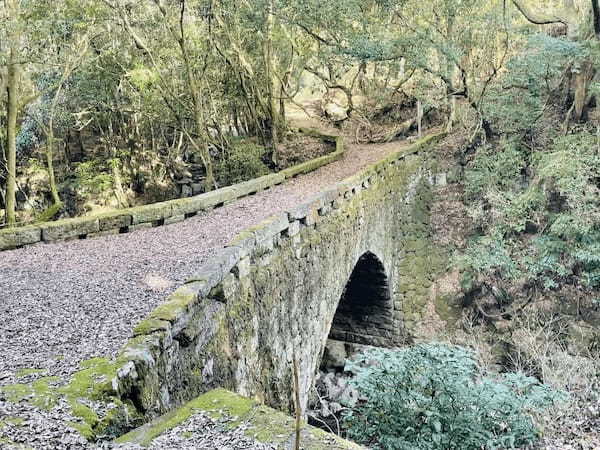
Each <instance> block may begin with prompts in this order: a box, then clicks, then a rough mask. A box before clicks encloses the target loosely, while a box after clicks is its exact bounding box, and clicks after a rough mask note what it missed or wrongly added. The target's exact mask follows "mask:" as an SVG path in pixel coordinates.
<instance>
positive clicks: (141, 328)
mask: <svg viewBox="0 0 600 450" xmlns="http://www.w3.org/2000/svg"><path fill="white" fill-rule="evenodd" d="M170 328H171V325H170V323H169V322H167V321H166V320H161V319H155V318H153V317H151V318H149V319H146V320H142V321H141V322H140V323H139V324H137V325H136V327H135V328H134V329H133V335H134V336H141V335H145V334H151V333H155V332H157V331H167V330H169V329H170Z"/></svg>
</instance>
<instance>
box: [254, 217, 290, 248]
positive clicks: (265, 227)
mask: <svg viewBox="0 0 600 450" xmlns="http://www.w3.org/2000/svg"><path fill="white" fill-rule="evenodd" d="M289 226H290V223H289V221H288V216H287V214H285V213H282V214H278V215H275V216H272V217H269V218H268V219H267V220H264V221H263V222H261V224H260V225H258V226H257V227H255V228H254V229H253V231H254V236H255V239H256V242H257V243H261V242H263V241H265V240H269V239H272V238H274V237H275V236H279V233H281V232H282V231H284V230H287V229H288V227H289Z"/></svg>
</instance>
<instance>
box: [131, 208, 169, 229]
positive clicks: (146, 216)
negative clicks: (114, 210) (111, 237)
mask: <svg viewBox="0 0 600 450" xmlns="http://www.w3.org/2000/svg"><path fill="white" fill-rule="evenodd" d="M129 212H130V214H131V218H132V221H131V223H132V225H138V224H140V223H148V222H155V221H158V220H163V219H166V218H168V217H171V215H172V214H173V210H172V202H161V203H153V204H151V205H145V206H138V207H137V208H131V209H130V210H129Z"/></svg>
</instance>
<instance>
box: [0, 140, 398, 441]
mask: <svg viewBox="0 0 600 450" xmlns="http://www.w3.org/2000/svg"><path fill="white" fill-rule="evenodd" d="M405 145H406V144H404V143H390V144H378V145H366V146H365V145H363V146H359V145H351V144H347V152H346V154H345V157H344V158H343V159H342V160H340V161H337V162H334V163H332V164H329V165H327V166H325V167H322V168H320V169H318V170H316V171H314V172H312V173H310V174H307V175H303V176H300V177H298V178H295V179H293V180H290V181H288V182H287V183H285V184H283V185H280V186H275V187H274V188H271V189H269V190H267V191H264V192H261V193H258V194H256V195H253V196H249V197H246V198H243V199H240V200H238V201H236V202H234V203H232V204H230V205H227V206H224V207H222V208H218V209H216V210H213V211H210V212H206V213H202V214H199V215H198V216H196V217H193V218H191V219H188V220H186V221H184V222H182V223H179V224H174V225H169V226H163V227H157V228H152V229H149V230H142V231H137V232H134V233H129V234H122V235H115V236H107V237H104V238H97V239H89V240H75V241H69V242H60V243H55V244H40V245H36V246H31V247H26V248H23V249H19V250H13V251H8V252H2V253H0V323H2V326H1V327H0V349H2V350H1V353H0V386H3V385H9V384H13V383H16V382H31V381H33V380H35V379H36V378H39V377H42V376H58V377H61V378H62V379H63V380H66V379H67V378H68V377H69V376H70V375H71V374H72V373H74V372H75V371H77V370H78V369H79V363H80V362H81V361H83V360H86V359H89V358H92V357H97V356H100V357H103V356H104V357H111V356H115V355H116V354H117V353H118V351H119V349H120V347H121V346H122V345H123V344H124V343H125V342H126V341H127V339H128V338H129V337H130V336H131V331H132V329H133V328H134V326H135V325H136V323H138V322H139V321H140V320H141V319H143V318H144V317H145V316H146V315H147V314H148V313H149V312H150V311H152V310H153V309H154V308H156V307H157V306H158V305H159V304H160V303H161V302H162V301H164V300H165V299H166V298H167V296H168V295H169V293H171V292H172V291H173V290H175V289H176V288H177V287H178V286H179V285H181V284H182V283H183V282H184V281H185V280H186V279H188V278H189V277H190V276H192V275H193V274H194V273H195V271H196V270H197V268H198V267H199V266H200V265H201V264H203V263H204V262H206V261H207V260H209V259H210V258H211V256H213V255H214V254H215V252H216V251H218V249H220V248H222V247H223V246H224V245H225V244H226V243H227V242H228V241H230V240H231V239H232V238H233V237H234V236H235V235H236V234H237V233H239V232H240V231H242V230H244V229H246V228H248V227H250V226H252V225H255V224H257V223H259V222H260V221H262V220H264V219H265V218H267V217H269V216H271V215H273V214H275V213H278V212H281V211H283V210H286V209H288V208H290V207H292V206H294V205H296V204H298V203H299V202H302V201H303V200H305V199H306V198H307V197H309V196H310V195H312V194H315V193H317V192H319V191H320V190H322V189H324V188H326V187H327V186H329V185H331V184H333V183H336V182H338V181H341V180H343V179H345V178H347V177H349V176H351V175H353V174H355V173H356V172H357V171H359V170H360V169H361V168H364V167H365V166H367V165H369V164H371V163H373V162H375V161H378V160H380V159H382V158H383V157H385V156H386V155H388V154H390V153H391V152H393V151H395V150H398V149H399V148H401V147H402V146H405ZM32 368H35V369H42V371H40V372H39V373H35V374H29V375H28V376H27V377H18V376H17V375H18V371H19V369H32ZM1 397H2V395H1V394H0V421H1V420H3V419H4V418H6V417H19V418H22V419H25V425H24V426H22V425H7V426H4V427H2V426H0V448H6V444H2V440H1V439H2V437H4V438H9V439H11V440H13V441H16V442H27V444H28V445H29V446H31V447H33V448H36V449H46V448H48V449H50V448H52V449H71V448H73V449H75V448H77V449H78V448H90V447H89V446H87V444H85V443H84V441H83V440H82V439H81V437H80V436H79V435H78V434H77V433H75V431H74V430H72V429H71V428H69V427H68V426H67V425H66V424H65V422H66V421H69V420H71V419H72V418H71V417H70V416H69V415H68V408H66V407H65V406H64V405H59V406H58V407H57V408H55V409H53V410H52V411H41V410H38V409H36V408H33V407H31V406H29V405H27V404H26V403H24V402H21V403H19V404H18V405H15V404H10V403H7V402H3V401H2V400H3V399H2V398H1ZM194 420H205V419H203V418H196V419H194ZM192 425H193V423H192ZM192 425H190V426H192ZM215 433H216V432H215ZM219 435H220V434H219ZM171 438H172V439H173V440H172V441H169V442H176V441H175V439H176V437H174V436H171ZM197 439H200V441H197V442H195V443H193V444H190V446H189V447H186V446H185V445H187V444H183V443H182V444H181V445H184V446H179V443H177V445H178V446H177V447H172V448H229V447H227V444H226V442H225V441H223V442H219V445H218V446H217V447H203V446H202V445H200V444H201V443H202V441H201V439H204V438H203V437H198V438H197ZM207 439H208V441H206V442H216V441H214V437H209V438H207ZM221 444H223V445H221ZM169 445H170V444H169ZM244 445H246V444H244ZM248 445H250V446H248V447H230V448H253V449H254V448H257V449H258V448H268V447H260V446H252V445H254V444H248ZM8 448H14V447H8ZM160 448H170V447H168V446H167V447H164V446H163V447H160Z"/></svg>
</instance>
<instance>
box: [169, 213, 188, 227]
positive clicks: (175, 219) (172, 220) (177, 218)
mask: <svg viewBox="0 0 600 450" xmlns="http://www.w3.org/2000/svg"><path fill="white" fill-rule="evenodd" d="M184 220H185V216H184V215H183V214H182V215H177V216H171V217H168V218H166V219H165V225H173V224H174V223H179V222H183V221H184Z"/></svg>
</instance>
